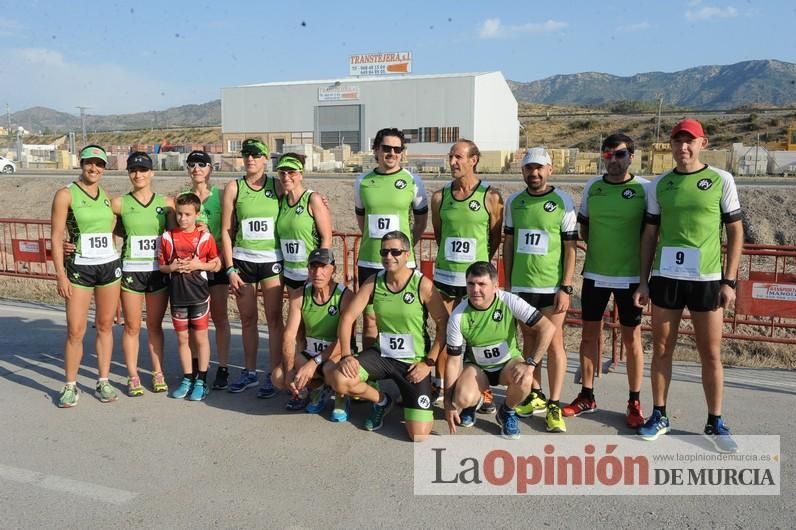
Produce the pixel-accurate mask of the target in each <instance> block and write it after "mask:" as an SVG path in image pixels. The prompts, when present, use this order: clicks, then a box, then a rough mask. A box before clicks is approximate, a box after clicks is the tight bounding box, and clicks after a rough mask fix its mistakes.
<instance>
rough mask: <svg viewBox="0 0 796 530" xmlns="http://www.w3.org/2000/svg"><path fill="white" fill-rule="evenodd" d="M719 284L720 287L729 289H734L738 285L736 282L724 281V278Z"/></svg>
mask: <svg viewBox="0 0 796 530" xmlns="http://www.w3.org/2000/svg"><path fill="white" fill-rule="evenodd" d="M719 283H720V284H721V285H727V286H729V287H730V289H735V287H736V286H737V285H738V280H728V279H726V278H722V279H721V281H720V282H719Z"/></svg>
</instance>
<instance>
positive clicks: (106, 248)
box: [80, 232, 116, 258]
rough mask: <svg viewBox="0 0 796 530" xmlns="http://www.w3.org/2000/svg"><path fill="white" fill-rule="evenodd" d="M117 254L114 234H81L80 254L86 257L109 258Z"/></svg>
mask: <svg viewBox="0 0 796 530" xmlns="http://www.w3.org/2000/svg"><path fill="white" fill-rule="evenodd" d="M115 254H116V250H115V249H114V248H113V234H111V233H110V232H109V233H107V234H80V255H81V256H82V257H84V258H109V257H111V256H113V255H115Z"/></svg>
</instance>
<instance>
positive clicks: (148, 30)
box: [0, 0, 796, 114]
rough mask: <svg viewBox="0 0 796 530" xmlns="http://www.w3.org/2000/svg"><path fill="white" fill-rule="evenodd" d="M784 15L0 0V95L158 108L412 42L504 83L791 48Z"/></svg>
mask: <svg viewBox="0 0 796 530" xmlns="http://www.w3.org/2000/svg"><path fill="white" fill-rule="evenodd" d="M291 6H298V7H291ZM302 23H303V24H302ZM794 27H796V2H793V0H771V1H766V0H669V1H656V2H648V1H644V0H642V1H640V2H627V1H623V2H619V1H613V0H603V1H592V0H582V1H565V0H559V1H553V0H549V1H544V2H543V1H536V0H525V1H516V2H507V1H492V2H461V1H458V2H452V1H434V0H429V1H425V2H421V1H414V0H401V1H399V2H395V1H393V2H390V1H382V2H374V1H371V2H359V1H354V0H349V1H347V2H346V1H344V2H329V1H324V2H316V1H311V0H308V1H304V2H299V1H296V2H286V1H279V2H270V1H261V2H256V1H255V2H233V1H230V2H221V1H217V0H216V1H192V2H188V1H181V0H176V1H169V0H161V1H159V2H152V1H149V0H135V1H95V2H91V1H81V0H73V1H70V2H62V1H56V0H52V1H36V0H25V1H19V0H10V1H9V0H0V71H2V72H3V74H2V81H0V106H4V104H5V103H8V105H9V106H10V108H11V111H12V112H14V111H17V110H22V109H25V108H28V107H31V106H36V105H40V106H45V107H51V108H54V109H57V110H61V111H65V112H71V113H75V114H76V113H77V110H76V109H75V106H77V105H88V106H91V107H92V108H91V110H89V111H88V112H89V113H91V114H112V113H117V112H142V111H147V110H153V109H154V110H160V109H164V108H167V107H171V106H175V105H182V104H189V103H204V102H206V101H209V100H212V99H217V98H219V97H220V89H221V88H222V87H228V86H236V85H241V84H251V83H262V82H272V81H295V80H307V79H337V78H344V77H345V76H346V75H347V73H348V57H349V55H351V54H357V53H368V52H385V51H395V52H399V51H411V52H412V54H413V73H416V74H437V73H460V72H476V71H493V70H500V71H502V72H503V75H504V76H505V77H506V78H507V79H512V80H515V81H533V80H536V79H543V78H545V77H549V76H552V75H556V74H570V73H578V72H587V71H596V72H605V73H609V74H613V75H621V76H626V75H633V74H636V73H642V72H650V71H664V72H674V71H677V70H683V69H686V68H690V67H694V66H700V65H706V64H732V63H736V62H739V61H745V60H750V59H778V60H782V61H787V62H796V37H794ZM2 110H5V109H2Z"/></svg>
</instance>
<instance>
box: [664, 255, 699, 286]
mask: <svg viewBox="0 0 796 530" xmlns="http://www.w3.org/2000/svg"><path fill="white" fill-rule="evenodd" d="M699 261H700V252H699V249H698V248H689V247H663V248H661V266H660V271H661V274H662V275H663V276H666V277H669V278H678V279H681V280H698V279H699V276H700V275H699Z"/></svg>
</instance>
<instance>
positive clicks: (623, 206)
mask: <svg viewBox="0 0 796 530" xmlns="http://www.w3.org/2000/svg"><path fill="white" fill-rule="evenodd" d="M648 182H649V181H647V180H646V179H643V178H640V177H636V176H632V177H631V178H630V179H629V180H627V181H626V182H621V183H613V182H608V181H606V180H605V178H604V177H596V178H594V179H592V180H590V181H589V182H587V183H586V186H585V187H584V188H583V196H582V199H581V202H580V210H579V211H578V221H580V223H581V224H584V225H586V226H588V227H589V241H588V247H587V248H586V262H585V264H584V266H583V277H584V278H588V279H590V280H594V282H595V285H597V286H598V287H609V288H615V289H627V288H629V287H630V284H631V283H638V282H639V271H640V267H641V265H640V261H639V255H640V254H641V227H642V226H643V224H644V212H645V210H646V204H647V193H646V185H647V183H648ZM617 241H621V242H622V244H617Z"/></svg>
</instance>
